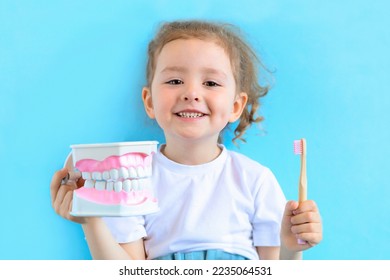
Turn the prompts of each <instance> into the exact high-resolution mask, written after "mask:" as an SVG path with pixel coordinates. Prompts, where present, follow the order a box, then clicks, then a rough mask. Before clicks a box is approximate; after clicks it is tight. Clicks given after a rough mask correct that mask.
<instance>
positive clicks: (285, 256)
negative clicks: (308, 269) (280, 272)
mask: <svg viewBox="0 0 390 280" xmlns="http://www.w3.org/2000/svg"><path fill="white" fill-rule="evenodd" d="M256 249H257V254H259V258H260V260H279V259H280V260H301V259H302V252H290V251H288V250H287V249H286V248H285V247H284V246H282V247H266V246H259V247H256Z"/></svg>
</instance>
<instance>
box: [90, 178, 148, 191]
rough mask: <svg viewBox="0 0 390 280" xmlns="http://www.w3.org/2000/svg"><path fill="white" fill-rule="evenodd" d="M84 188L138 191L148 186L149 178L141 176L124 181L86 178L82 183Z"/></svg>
mask: <svg viewBox="0 0 390 280" xmlns="http://www.w3.org/2000/svg"><path fill="white" fill-rule="evenodd" d="M84 187H85V188H95V189H96V190H98V191H104V190H106V191H115V192H121V191H122V190H123V191H125V192H131V191H140V190H142V189H149V188H150V178H141V179H135V180H130V179H126V180H124V181H116V182H114V181H107V182H106V181H94V180H86V181H85V183H84Z"/></svg>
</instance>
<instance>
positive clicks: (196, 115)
mask: <svg viewBox="0 0 390 280" xmlns="http://www.w3.org/2000/svg"><path fill="white" fill-rule="evenodd" d="M177 114H178V115H179V116H180V117H182V118H199V117H203V116H204V114H202V113H195V112H179V113H177Z"/></svg>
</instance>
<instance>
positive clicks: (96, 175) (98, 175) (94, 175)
mask: <svg viewBox="0 0 390 280" xmlns="http://www.w3.org/2000/svg"><path fill="white" fill-rule="evenodd" d="M92 179H94V180H101V179H102V173H100V172H92Z"/></svg>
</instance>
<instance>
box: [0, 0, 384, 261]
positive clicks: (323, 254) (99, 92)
mask: <svg viewBox="0 0 390 280" xmlns="http://www.w3.org/2000/svg"><path fill="white" fill-rule="evenodd" d="M389 9H390V4H389V2H388V1H385V0H382V1H364V0H355V1H352V0H351V1H309V0H306V1H282V0H279V1H275V0H268V1H234V3H233V1H229V2H226V1H225V0H221V1H198V0H189V1H179V0H175V1H146V0H140V1H125V0H122V1H96V0H93V1H92V0H91V1H12V0H9V1H7V0H6V1H4V0H1V1H0V133H1V134H0V172H1V183H0V198H1V200H0V210H1V220H0V227H1V230H0V259H89V258H90V254H89V251H88V248H87V246H86V243H85V240H84V236H83V233H82V230H81V228H80V226H79V225H76V224H72V223H70V222H68V221H65V220H63V219H62V218H60V217H59V216H57V215H56V214H55V213H54V211H53V210H52V208H51V204H50V196H49V183H50V180H51V176H52V174H53V172H54V171H55V170H57V169H59V168H61V166H62V164H63V161H64V159H65V157H66V156H67V154H68V153H69V152H70V148H69V145H71V144H76V143H97V142H114V141H130V140H152V139H155V140H158V141H160V142H162V141H163V138H162V134H161V133H160V132H159V131H158V129H157V128H156V127H155V126H154V125H153V123H152V122H150V121H148V120H147V118H146V115H145V113H144V112H143V107H142V104H141V99H140V92H141V87H142V86H143V85H144V83H145V79H144V69H145V66H144V65H145V61H146V46H147V43H148V41H149V40H150V39H151V37H152V36H153V34H154V31H155V30H156V27H157V25H158V24H159V23H160V22H161V21H163V20H173V19H193V18H195V19H212V20H222V21H229V22H232V23H234V24H237V25H238V26H240V27H241V28H242V30H243V31H244V32H245V33H246V34H247V35H248V38H249V40H250V42H251V43H252V44H253V45H254V46H255V48H256V49H257V51H258V53H259V54H260V56H261V57H262V58H263V61H264V63H265V64H266V65H267V66H268V67H269V68H270V69H271V70H273V71H274V74H273V78H274V81H273V89H272V90H271V92H270V93H269V95H268V96H267V97H266V98H264V100H263V107H262V108H261V113H262V114H264V115H265V118H266V119H265V121H264V122H263V123H262V128H263V131H262V132H260V131H259V130H258V129H255V128H254V129H251V130H250V131H249V133H248V135H247V141H248V143H247V144H241V146H240V151H241V152H242V153H244V154H246V155H248V156H250V157H252V158H253V159H255V160H257V161H259V162H261V163H263V164H264V165H266V166H269V167H270V168H271V169H272V170H273V171H274V173H275V174H276V176H277V178H278V179H279V182H280V184H281V186H282V188H283V190H284V192H285V194H286V196H287V198H288V199H296V197H297V181H298V173H299V157H298V156H295V155H293V152H292V142H293V140H295V139H298V138H300V137H306V138H307V141H308V177H309V178H308V180H309V198H311V199H314V200H315V201H316V202H317V203H318V205H319V206H320V209H321V213H322V218H323V224H324V239H323V242H322V243H321V244H320V245H319V246H317V247H315V248H313V249H312V250H309V251H307V252H305V254H304V255H305V259H336V260H338V259H390V258H389V256H390V252H389V251H390V238H389V237H390V219H389V211H388V209H389V208H388V206H389V204H390V184H389V181H388V176H389V174H390V172H389V171H390V168H389V157H390V149H389V142H390V132H389V120H390V117H389V108H390V82H389V78H390V75H389V73H390V55H389V53H390V31H389V26H390V18H389V16H388V11H389ZM226 145H227V146H228V147H230V148H232V149H237V148H235V147H234V146H233V145H232V144H231V143H229V142H227V143H226Z"/></svg>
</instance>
